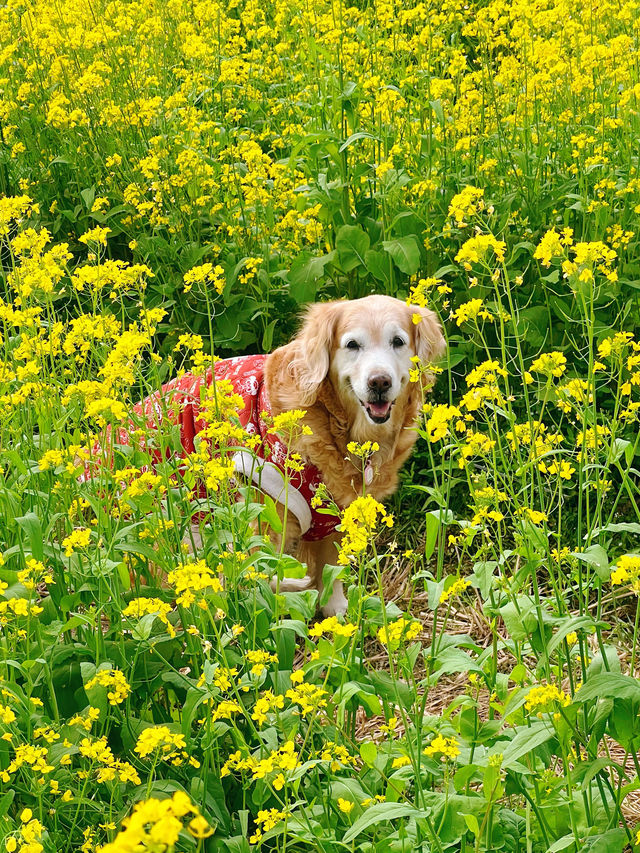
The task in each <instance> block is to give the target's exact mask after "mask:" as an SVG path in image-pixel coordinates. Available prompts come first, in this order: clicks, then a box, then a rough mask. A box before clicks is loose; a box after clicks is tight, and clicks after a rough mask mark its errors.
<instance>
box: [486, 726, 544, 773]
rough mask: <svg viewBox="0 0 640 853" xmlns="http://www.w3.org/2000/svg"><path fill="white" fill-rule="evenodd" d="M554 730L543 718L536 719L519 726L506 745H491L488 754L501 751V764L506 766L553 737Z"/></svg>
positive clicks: (495, 753)
mask: <svg viewBox="0 0 640 853" xmlns="http://www.w3.org/2000/svg"><path fill="white" fill-rule="evenodd" d="M555 734H556V733H555V730H554V728H553V726H552V725H551V724H550V723H546V722H545V721H543V720H536V721H535V722H534V723H533V725H531V726H519V727H518V728H517V729H516V734H515V737H514V738H513V739H512V740H511V743H510V744H509V745H508V746H504V745H503V744H502V743H500V744H498V746H495V747H492V748H491V750H490V751H489V754H490V755H497V754H499V753H502V766H503V767H505V768H507V767H509V766H510V765H512V764H514V763H515V762H517V761H518V760H519V759H520V758H522V756H523V755H527V754H528V753H529V752H532V751H533V750H534V749H535V748H536V747H537V746H541V745H542V744H543V743H546V742H547V741H548V740H551V738H552V737H555Z"/></svg>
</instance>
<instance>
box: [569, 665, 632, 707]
mask: <svg viewBox="0 0 640 853" xmlns="http://www.w3.org/2000/svg"><path fill="white" fill-rule="evenodd" d="M604 697H610V698H611V699H640V681H638V679H637V678H631V676H630V675H622V673H620V672H601V673H600V674H599V675H594V676H593V678H590V679H589V680H588V681H587V683H586V684H583V685H582V687H581V688H580V690H578V692H577V693H576V695H575V701H576V702H588V701H589V700H590V699H602V698H604Z"/></svg>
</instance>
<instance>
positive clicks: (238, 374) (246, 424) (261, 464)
mask: <svg viewBox="0 0 640 853" xmlns="http://www.w3.org/2000/svg"><path fill="white" fill-rule="evenodd" d="M265 361H266V356H265V355H247V356H239V357H237V358H229V359H226V360H224V361H218V362H216V364H215V365H214V371H215V377H216V380H221V379H226V380H229V381H230V382H231V383H232V384H233V387H234V390H235V391H236V393H237V394H239V395H240V396H241V397H242V399H243V400H244V409H241V410H240V411H239V412H238V418H239V420H240V423H241V425H242V427H243V429H244V430H245V432H246V433H247V435H250V436H255V435H259V436H260V438H261V444H260V445H259V447H258V449H257V451H256V452H255V453H251V452H249V451H248V450H246V451H240V452H238V453H236V454H235V456H234V465H235V469H236V471H237V472H238V473H239V474H242V475H243V476H245V477H247V478H249V479H250V480H252V481H253V482H254V483H255V484H256V485H257V486H258V487H259V488H260V489H261V490H262V491H264V492H266V493H267V494H269V495H270V496H271V497H272V498H273V499H274V500H276V501H280V502H281V503H282V504H284V503H285V501H286V504H287V509H288V510H289V511H290V512H293V514H294V515H295V516H296V517H297V519H298V521H299V523H300V528H301V531H302V533H303V537H302V538H303V539H305V540H307V541H317V540H319V539H324V538H325V537H326V536H329V534H331V533H333V532H334V530H335V529H336V527H337V525H338V524H339V518H338V517H337V516H335V515H329V514H325V513H320V512H318V510H317V509H315V508H314V507H312V506H311V498H312V497H313V496H314V494H315V492H316V490H317V488H318V486H319V484H320V483H321V481H322V477H321V475H320V472H319V471H318V469H317V468H316V467H315V465H311V464H310V463H307V464H306V465H305V466H304V469H303V471H301V472H300V473H297V472H293V473H290V475H289V482H288V484H287V483H286V482H285V479H284V464H285V461H286V458H287V448H286V446H285V445H284V444H283V443H282V441H281V440H280V438H279V437H278V436H277V435H273V434H270V433H269V432H268V429H269V426H268V424H266V423H265V421H264V419H263V418H262V417H261V413H262V412H265V413H267V414H270V413H271V406H270V403H269V397H268V394H267V389H266V386H265V384H264V364H265ZM212 379H213V375H212V371H211V369H209V370H208V371H207V373H206V374H205V375H204V376H194V375H193V374H185V375H184V376H182V377H180V378H178V379H173V380H172V381H171V382H167V383H165V384H164V385H163V386H162V388H161V390H160V391H158V392H156V393H155V394H152V395H151V396H150V397H147V398H146V399H145V400H143V401H142V402H141V403H138V405H137V406H136V407H135V409H134V411H135V412H136V413H137V414H139V415H143V416H144V418H145V419H146V422H147V426H148V427H149V428H151V429H157V428H158V427H159V426H160V423H161V421H162V420H163V418H164V417H167V416H168V417H171V418H172V419H173V417H174V414H173V413H174V412H176V410H177V423H178V424H179V425H180V441H181V444H182V447H183V449H184V452H185V453H192V452H193V451H194V449H195V447H194V439H195V437H196V435H197V434H198V432H199V431H200V430H201V429H203V428H204V426H205V423H204V421H203V420H202V419H201V418H200V399H201V392H202V389H203V388H207V387H209V385H211V382H212ZM123 432H124V431H121V434H120V436H119V438H123V437H125V436H123V435H122V433H123ZM123 443H128V442H127V441H125V442H123Z"/></svg>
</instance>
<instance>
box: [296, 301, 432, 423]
mask: <svg viewBox="0 0 640 853" xmlns="http://www.w3.org/2000/svg"><path fill="white" fill-rule="evenodd" d="M415 315H419V317H420V322H418V323H414V322H413V318H414V316H415ZM294 345H295V351H296V356H295V358H294V360H293V363H292V365H291V367H292V370H293V373H294V375H295V376H296V379H297V383H296V384H297V386H298V390H299V391H300V392H301V395H302V396H301V404H305V405H308V404H310V403H312V402H313V400H314V399H315V396H316V395H317V392H318V389H319V387H320V385H321V383H322V382H323V381H324V380H325V379H326V377H327V376H329V377H330V378H331V381H332V383H333V385H334V387H335V389H336V391H337V393H338V396H339V398H340V400H341V402H342V403H343V405H344V406H345V408H346V409H347V412H349V413H351V415H352V416H353V417H356V418H358V420H360V417H359V416H361V418H362V419H364V422H366V423H368V424H369V425H376V426H379V425H382V424H385V423H386V422H387V421H388V420H389V419H390V417H391V413H392V409H393V406H394V404H395V403H396V401H397V400H398V399H399V398H400V397H403V396H404V392H405V391H406V389H407V387H408V385H409V371H410V369H411V367H412V362H411V359H412V357H414V356H418V357H419V358H420V361H421V362H423V363H426V362H429V361H431V360H433V359H434V358H436V357H437V356H439V355H441V354H442V352H443V351H444V347H445V342H444V338H443V336H442V330H441V328H440V324H439V323H438V320H437V317H436V315H435V314H434V313H433V312H432V311H429V310H428V309H426V308H418V307H415V306H410V305H407V304H406V303H405V302H402V301H401V300H400V299H393V298H392V297H390V296H367V297H365V298H364V299H355V300H351V301H348V302H347V301H345V302H328V303H319V304H316V305H312V306H310V308H309V310H308V312H307V317H306V320H305V323H304V325H303V327H302V329H301V331H300V334H299V335H298V336H297V338H296V339H295V341H294ZM302 401H304V403H302ZM361 422H362V421H361Z"/></svg>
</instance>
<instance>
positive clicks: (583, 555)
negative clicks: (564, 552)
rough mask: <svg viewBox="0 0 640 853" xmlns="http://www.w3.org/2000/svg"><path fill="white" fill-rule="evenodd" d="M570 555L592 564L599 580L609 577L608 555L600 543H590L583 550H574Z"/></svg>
mask: <svg viewBox="0 0 640 853" xmlns="http://www.w3.org/2000/svg"><path fill="white" fill-rule="evenodd" d="M570 556H572V557H575V558H576V560H581V561H582V562H583V563H588V564H589V565H590V566H593V567H594V569H595V570H596V574H597V575H598V577H599V578H600V580H603V581H604V580H608V579H609V556H608V554H607V552H606V551H605V550H604V548H603V547H602V545H590V546H589V547H588V548H585V550H584V551H575V552H573V553H572V554H571V555H570Z"/></svg>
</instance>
